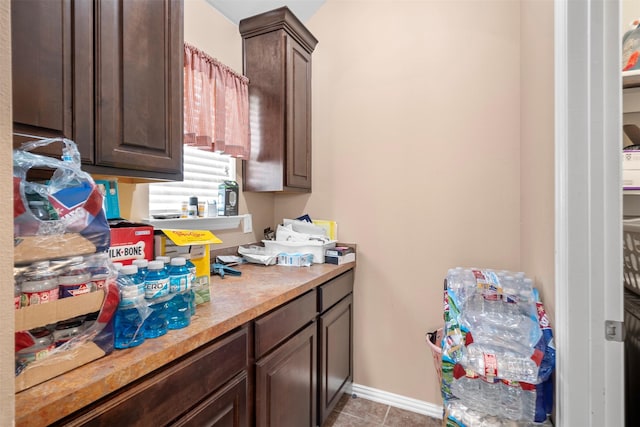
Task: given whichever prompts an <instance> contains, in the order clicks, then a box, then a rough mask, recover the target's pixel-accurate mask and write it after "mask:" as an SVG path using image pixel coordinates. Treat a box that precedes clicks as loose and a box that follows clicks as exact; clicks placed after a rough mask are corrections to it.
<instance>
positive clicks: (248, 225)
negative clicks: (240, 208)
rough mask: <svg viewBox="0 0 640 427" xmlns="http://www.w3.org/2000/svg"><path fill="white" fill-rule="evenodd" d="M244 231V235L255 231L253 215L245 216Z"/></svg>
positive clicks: (243, 221)
mask: <svg viewBox="0 0 640 427" xmlns="http://www.w3.org/2000/svg"><path fill="white" fill-rule="evenodd" d="M242 231H243V232H244V233H251V232H252V231H253V224H252V221H251V214H245V215H244V218H243V219H242Z"/></svg>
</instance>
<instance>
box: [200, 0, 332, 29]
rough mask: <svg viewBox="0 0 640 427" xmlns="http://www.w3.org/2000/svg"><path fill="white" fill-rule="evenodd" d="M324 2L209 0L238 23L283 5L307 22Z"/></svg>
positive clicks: (314, 0)
mask: <svg viewBox="0 0 640 427" xmlns="http://www.w3.org/2000/svg"><path fill="white" fill-rule="evenodd" d="M324 2H325V0H282V1H278V0H207V3H209V4H210V5H211V6H213V7H215V8H216V9H218V11H220V13H222V14H223V15H224V16H226V17H227V18H229V20H230V21H231V22H233V23H234V24H236V25H238V23H239V22H240V20H241V19H244V18H247V17H249V16H253V15H257V14H259V13H262V12H266V11H268V10H272V9H276V8H279V7H281V6H287V7H288V8H289V9H290V10H291V12H293V14H294V15H296V16H297V17H298V19H299V20H300V21H302V22H303V23H305V22H307V20H308V19H309V18H311V16H313V14H314V13H316V11H317V10H318V8H320V6H321V5H322V4H323V3H324Z"/></svg>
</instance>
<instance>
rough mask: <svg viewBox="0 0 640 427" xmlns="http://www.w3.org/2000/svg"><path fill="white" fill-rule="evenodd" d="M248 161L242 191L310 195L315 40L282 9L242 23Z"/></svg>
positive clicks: (240, 27)
mask: <svg viewBox="0 0 640 427" xmlns="http://www.w3.org/2000/svg"><path fill="white" fill-rule="evenodd" d="M239 29H240V34H241V36H242V49H243V69H244V74H245V75H246V76H247V77H248V78H249V111H250V123H251V156H250V158H249V159H248V160H244V161H243V169H242V171H243V185H244V187H243V189H244V190H245V191H278V192H311V54H312V52H313V50H314V49H315V46H316V44H317V43H318V40H316V38H315V37H314V36H313V35H312V34H311V33H310V32H309V30H307V28H306V27H305V26H304V25H303V24H302V23H301V22H300V21H299V20H298V18H296V16H295V15H294V14H293V13H292V12H291V11H290V10H289V9H288V8H287V7H286V6H285V7H281V8H279V9H275V10H272V11H269V12H265V13H262V14H260V15H256V16H252V17H250V18H246V19H243V20H242V21H240V24H239Z"/></svg>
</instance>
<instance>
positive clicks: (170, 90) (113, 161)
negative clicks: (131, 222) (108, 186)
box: [95, 0, 183, 179]
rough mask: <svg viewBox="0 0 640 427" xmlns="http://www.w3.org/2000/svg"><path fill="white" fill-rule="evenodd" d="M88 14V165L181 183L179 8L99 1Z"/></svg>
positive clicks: (169, 0)
mask: <svg viewBox="0 0 640 427" xmlns="http://www.w3.org/2000/svg"><path fill="white" fill-rule="evenodd" d="M96 8H97V15H96V27H97V29H96V73H97V75H96V78H97V81H96V97H97V99H96V102H97V107H96V108H97V109H96V159H95V164H96V165H97V166H106V167H111V168H122V169H129V170H138V171H145V172H147V173H145V176H149V177H154V175H153V172H157V173H160V174H162V173H165V174H167V173H169V174H179V178H180V179H181V178H182V120H183V118H182V90H183V89H182V88H183V85H182V79H183V66H182V64H183V36H182V26H183V22H182V20H183V5H182V2H181V1H179V0H165V1H157V0H136V1H115V0H99V1H98V2H97V3H96ZM149 172H151V173H149Z"/></svg>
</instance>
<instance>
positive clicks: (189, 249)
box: [154, 230, 222, 305]
mask: <svg viewBox="0 0 640 427" xmlns="http://www.w3.org/2000/svg"><path fill="white" fill-rule="evenodd" d="M154 238H155V245H154V250H155V253H156V256H160V255H162V256H168V257H171V258H174V257H179V256H182V255H184V254H187V253H188V254H190V255H191V262H192V263H193V264H194V265H195V266H196V279H195V284H194V290H195V292H196V305H197V304H199V303H203V302H207V301H209V300H210V299H211V295H210V292H209V283H210V280H211V259H210V256H211V255H210V254H211V250H210V247H209V245H211V244H213V243H222V240H220V239H218V238H217V237H216V236H215V235H214V234H213V233H212V232H210V231H208V230H158V231H156V233H155V236H154Z"/></svg>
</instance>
